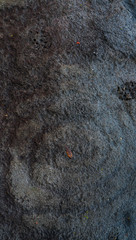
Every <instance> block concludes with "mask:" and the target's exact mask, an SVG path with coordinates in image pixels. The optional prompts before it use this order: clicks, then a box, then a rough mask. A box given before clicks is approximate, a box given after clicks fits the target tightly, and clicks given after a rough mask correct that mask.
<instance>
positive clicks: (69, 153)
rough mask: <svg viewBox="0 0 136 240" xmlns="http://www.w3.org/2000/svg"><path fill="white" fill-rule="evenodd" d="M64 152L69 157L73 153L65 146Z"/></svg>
mask: <svg viewBox="0 0 136 240" xmlns="http://www.w3.org/2000/svg"><path fill="white" fill-rule="evenodd" d="M66 153H67V156H68V157H69V158H72V157H73V154H72V152H71V150H70V149H69V148H67V147H66Z"/></svg>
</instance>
